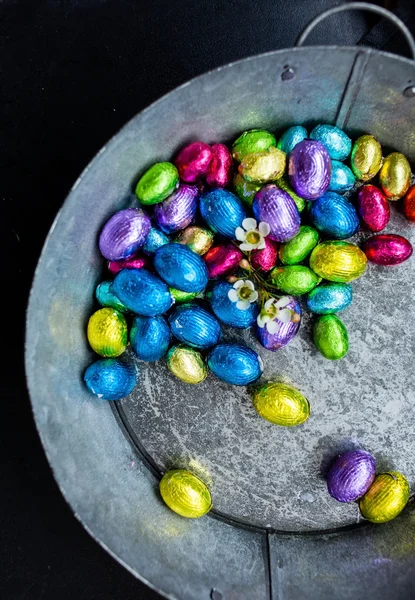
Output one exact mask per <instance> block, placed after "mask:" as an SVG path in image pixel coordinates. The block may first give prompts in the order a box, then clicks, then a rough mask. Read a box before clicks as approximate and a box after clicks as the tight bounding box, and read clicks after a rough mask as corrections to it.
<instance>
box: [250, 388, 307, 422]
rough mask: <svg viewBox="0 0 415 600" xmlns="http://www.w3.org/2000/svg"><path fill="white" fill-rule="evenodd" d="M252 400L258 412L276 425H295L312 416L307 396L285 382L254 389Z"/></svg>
mask: <svg viewBox="0 0 415 600" xmlns="http://www.w3.org/2000/svg"><path fill="white" fill-rule="evenodd" d="M252 401H253V404H254V407H255V409H256V410H257V412H258V414H259V415H260V416H261V417H262V418H263V419H266V420H267V421H270V422H271V423H275V425H282V426H284V427H294V426H295V425H301V423H304V421H307V419H308V417H309V416H310V404H309V402H308V400H307V398H305V397H304V396H303V395H302V394H301V393H300V392H299V391H298V390H296V389H295V388H294V387H292V386H291V385H287V384H285V383H267V384H265V385H262V386H261V387H259V388H257V389H256V390H255V391H254V395H253V398H252Z"/></svg>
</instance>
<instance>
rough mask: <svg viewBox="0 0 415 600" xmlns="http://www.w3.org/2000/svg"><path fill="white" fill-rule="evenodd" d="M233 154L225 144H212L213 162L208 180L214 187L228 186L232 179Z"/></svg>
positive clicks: (207, 175)
mask: <svg viewBox="0 0 415 600" xmlns="http://www.w3.org/2000/svg"><path fill="white" fill-rule="evenodd" d="M232 167H233V159H232V154H231V153H230V152H229V150H228V149H227V147H226V146H225V145H224V144H213V145H212V162H211V164H210V167H209V170H208V172H207V173H206V182H207V183H208V184H209V185H211V186H212V187H226V186H227V185H229V184H230V182H231V181H232Z"/></svg>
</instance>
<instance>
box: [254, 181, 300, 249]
mask: <svg viewBox="0 0 415 600" xmlns="http://www.w3.org/2000/svg"><path fill="white" fill-rule="evenodd" d="M252 210H253V212H254V216H255V218H256V220H257V221H258V222H261V221H265V223H268V225H269V226H270V229H271V231H270V233H269V237H270V239H271V240H274V241H275V242H288V241H289V240H291V239H292V238H293V237H294V236H295V235H297V233H298V231H299V229H300V223H301V219H300V213H299V212H298V209H297V207H296V205H295V202H294V200H293V199H292V198H291V196H289V194H287V192H285V191H284V190H282V189H280V188H278V187H277V186H276V185H273V184H269V185H265V186H264V187H263V188H261V189H260V190H259V192H257V193H256V195H255V198H254V202H253V204H252Z"/></svg>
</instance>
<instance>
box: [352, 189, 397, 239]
mask: <svg viewBox="0 0 415 600" xmlns="http://www.w3.org/2000/svg"><path fill="white" fill-rule="evenodd" d="M357 210H358V213H359V215H360V218H361V219H362V221H363V222H364V223H365V225H366V226H367V227H368V228H369V229H370V230H371V231H375V232H378V231H382V229H385V227H386V225H387V224H388V223H389V219H390V207H389V202H388V201H387V199H386V197H385V196H384V194H382V192H381V191H380V189H379V188H377V187H376V186H374V185H364V186H362V187H361V188H360V190H359V193H358V196H357Z"/></svg>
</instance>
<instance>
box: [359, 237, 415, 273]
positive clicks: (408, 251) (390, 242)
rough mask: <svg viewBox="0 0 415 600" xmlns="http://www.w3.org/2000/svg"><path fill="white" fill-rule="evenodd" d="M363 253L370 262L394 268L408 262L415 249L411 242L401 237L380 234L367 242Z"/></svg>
mask: <svg viewBox="0 0 415 600" xmlns="http://www.w3.org/2000/svg"><path fill="white" fill-rule="evenodd" d="M363 252H364V253H365V254H366V256H367V258H368V260H370V262H372V263H375V264H377V265H383V266H385V267H392V266H394V265H400V264H401V263H403V262H405V261H406V260H408V258H410V257H411V256H412V252H413V248H412V244H411V242H409V240H407V239H406V238H404V237H402V236H401V235H395V234H379V235H374V236H373V237H371V238H369V239H368V240H367V241H366V242H365V244H364V246H363Z"/></svg>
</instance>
